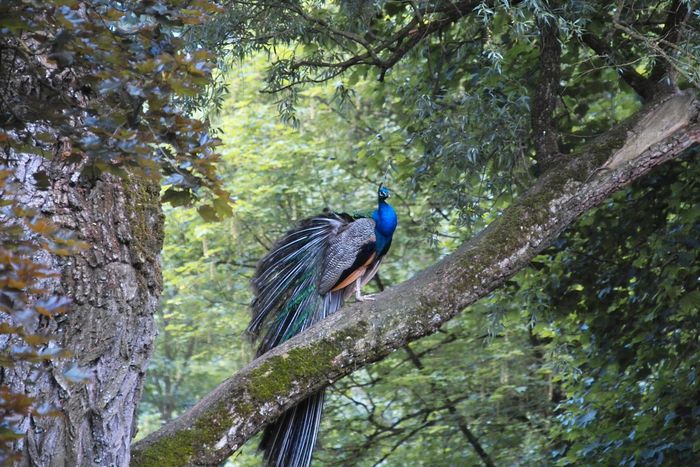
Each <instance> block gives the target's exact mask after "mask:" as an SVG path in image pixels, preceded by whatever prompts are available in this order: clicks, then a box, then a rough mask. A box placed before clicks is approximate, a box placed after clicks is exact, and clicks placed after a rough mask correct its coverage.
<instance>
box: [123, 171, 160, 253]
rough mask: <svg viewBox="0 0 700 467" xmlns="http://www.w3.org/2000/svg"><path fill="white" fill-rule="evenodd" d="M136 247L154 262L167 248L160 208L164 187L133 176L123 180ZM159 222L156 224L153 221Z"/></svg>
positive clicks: (133, 242) (130, 225) (130, 227)
mask: <svg viewBox="0 0 700 467" xmlns="http://www.w3.org/2000/svg"><path fill="white" fill-rule="evenodd" d="M123 187H124V197H125V199H126V209H127V211H128V214H129V229H130V230H131V236H132V244H133V246H134V247H135V248H136V249H137V251H138V253H139V256H141V259H142V260H146V261H150V260H151V259H152V257H154V256H155V255H156V254H158V252H160V250H161V249H162V247H163V238H164V232H163V224H164V216H163V213H162V211H161V209H160V191H159V190H160V188H159V186H158V184H157V183H156V182H154V181H152V180H145V179H143V178H142V177H138V176H136V175H135V176H133V177H132V178H130V179H129V180H124V181H123ZM156 217H157V218H158V219H159V220H158V221H157V222H156V225H154V222H153V219H154V218H156Z"/></svg>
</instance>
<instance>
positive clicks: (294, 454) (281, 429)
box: [247, 214, 349, 467]
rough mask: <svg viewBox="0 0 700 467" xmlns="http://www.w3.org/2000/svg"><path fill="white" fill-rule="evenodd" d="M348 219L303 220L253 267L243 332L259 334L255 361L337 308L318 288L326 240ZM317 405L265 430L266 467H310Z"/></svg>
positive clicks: (314, 400) (307, 404) (332, 295)
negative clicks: (249, 309) (251, 292)
mask: <svg viewBox="0 0 700 467" xmlns="http://www.w3.org/2000/svg"><path fill="white" fill-rule="evenodd" d="M348 218H349V216H348V217H347V218H346V217H345V216H344V215H337V214H324V215H321V216H317V217H312V218H310V219H306V220H304V221H302V222H301V224H300V225H299V226H298V227H297V228H296V229H293V230H290V231H289V232H287V233H286V234H285V235H284V237H282V238H281V239H280V240H279V241H278V242H277V243H276V244H275V245H274V246H273V247H272V249H271V250H270V252H269V253H268V254H267V255H266V256H265V257H264V258H263V259H261V260H260V262H259V263H258V266H257V269H256V272H255V277H254V279H253V282H252V283H253V289H254V292H255V299H254V300H253V303H252V308H253V318H252V319H251V322H250V324H249V325H248V330H247V332H248V334H249V335H250V336H252V337H253V338H254V339H255V338H258V337H259V336H260V334H261V333H262V332H263V331H264V336H263V338H262V339H261V342H260V346H259V348H258V352H257V355H258V356H259V355H262V354H263V353H265V352H267V351H268V350H270V349H272V348H273V347H276V346H278V345H280V344H281V343H282V342H284V341H286V340H288V339H290V338H291V337H292V336H294V335H295V334H298V333H299V332H301V331H303V330H304V329H306V328H308V327H309V326H311V325H312V324H314V323H316V322H318V321H320V320H322V319H323V318H325V317H326V316H328V315H330V314H332V313H334V312H335V311H337V310H338V309H339V308H340V307H341V306H342V304H343V293H342V292H340V291H338V292H325V291H320V290H319V288H318V287H319V282H320V276H321V274H322V267H323V256H324V254H325V253H326V250H327V246H328V243H329V240H330V239H331V238H332V236H333V235H335V233H336V232H337V231H338V229H339V228H340V227H342V226H343V225H344V224H345V223H347V222H348V221H349V219H348ZM323 400H324V391H323V390H321V391H319V392H318V393H316V394H314V395H312V396H311V397H309V398H307V399H305V400H303V401H301V402H300V403H299V404H297V405H296V406H294V407H292V408H291V409H289V410H288V411H287V412H285V413H284V414H283V415H282V416H281V417H280V418H279V419H278V420H277V421H275V422H274V423H272V424H271V425H269V426H267V427H266V428H265V431H264V433H263V439H262V442H261V443H260V449H261V450H263V451H264V453H265V454H264V458H265V464H266V465H267V466H275V467H306V466H308V465H309V464H310V463H311V454H312V452H313V448H314V444H315V442H316V437H317V435H318V429H319V425H320V422H321V412H322V410H323Z"/></svg>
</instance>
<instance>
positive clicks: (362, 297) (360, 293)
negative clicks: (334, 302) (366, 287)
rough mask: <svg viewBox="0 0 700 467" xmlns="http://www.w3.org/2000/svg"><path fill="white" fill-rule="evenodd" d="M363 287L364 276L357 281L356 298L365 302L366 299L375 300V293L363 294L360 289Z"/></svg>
mask: <svg viewBox="0 0 700 467" xmlns="http://www.w3.org/2000/svg"><path fill="white" fill-rule="evenodd" d="M361 288H362V278H361V277H360V278H359V279H357V280H356V281H355V300H357V301H358V302H364V301H366V300H374V295H362V292H361V291H360V289H361Z"/></svg>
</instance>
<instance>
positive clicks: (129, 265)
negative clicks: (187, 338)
mask: <svg viewBox="0 0 700 467" xmlns="http://www.w3.org/2000/svg"><path fill="white" fill-rule="evenodd" d="M63 149H65V148H63ZM61 150H62V148H61V145H58V146H57V148H56V152H55V154H54V157H53V158H48V159H47V158H45V157H42V156H40V155H35V154H22V155H12V156H11V157H10V161H9V163H10V167H12V168H13V169H14V172H15V176H16V178H17V180H18V181H19V182H20V183H21V184H22V187H23V192H22V193H21V194H20V195H19V196H20V197H21V201H22V202H23V204H25V205H26V206H28V207H32V208H35V209H37V210H39V211H41V212H42V213H43V214H44V215H46V216H48V217H50V218H51V219H52V220H53V221H54V222H55V223H56V224H57V225H59V226H60V227H62V228H63V229H65V230H67V231H70V232H74V233H75V235H76V237H77V238H78V239H80V240H83V241H85V242H86V243H87V244H88V247H87V248H85V249H84V250H82V251H81V253H79V254H77V255H75V256H71V257H67V258H66V257H58V256H51V255H49V254H48V253H45V255H46V258H44V261H45V262H46V263H47V264H51V265H52V266H53V268H54V269H55V270H57V271H59V272H60V278H58V279H57V280H54V281H52V283H51V284H49V288H50V289H51V290H52V291H53V293H55V294H59V295H64V296H67V297H69V298H71V299H72V300H73V306H72V308H71V311H70V312H69V313H66V314H65V315H61V316H59V317H57V318H55V319H51V320H49V319H46V318H42V319H41V320H38V321H37V322H36V323H35V326H36V331H37V333H42V334H49V335H51V336H52V337H53V338H54V339H55V341H56V342H57V343H58V345H59V346H60V347H62V348H63V349H66V350H68V351H69V352H70V353H71V354H72V357H71V358H69V359H68V360H58V361H57V360H52V361H50V362H48V363H47V364H46V365H45V366H44V367H43V368H40V369H37V368H36V367H35V366H30V365H26V366H18V367H14V368H8V369H2V371H1V372H0V383H1V384H5V385H9V386H10V387H11V388H12V389H13V390H14V391H15V392H20V393H21V392H24V393H26V394H27V395H30V396H32V397H35V398H36V399H37V401H38V404H37V405H38V406H40V405H42V404H49V405H50V406H53V407H54V408H56V409H57V410H58V415H57V416H42V417H39V416H30V417H28V418H26V419H25V420H23V422H22V428H24V429H26V430H27V437H26V439H23V440H21V441H19V442H18V443H17V445H16V449H17V450H18V451H20V452H21V453H22V460H21V461H20V463H19V465H39V466H64V465H71V466H78V465H80V466H82V465H96V464H102V465H110V466H124V465H128V464H129V450H130V444H131V438H132V436H133V430H134V428H135V418H136V407H137V404H138V401H139V399H140V396H141V391H142V386H143V378H144V373H145V370H146V365H147V363H148V359H149V358H150V355H151V351H152V345H153V339H154V337H155V326H154V320H153V314H154V312H155V310H156V307H157V305H158V300H159V296H160V292H161V288H162V279H161V271H160V262H159V253H160V249H161V244H162V236H163V234H162V224H163V218H162V214H161V211H160V197H159V186H158V183H153V182H145V181H139V182H137V181H135V180H121V179H119V178H117V177H114V176H110V175H102V176H100V177H99V178H98V179H96V180H88V179H85V178H80V177H79V173H80V170H79V169H80V167H78V166H77V165H76V164H69V163H66V162H63V161H62V160H61V157H60V153H61ZM39 171H45V172H46V174H47V175H48V178H49V180H50V182H51V183H50V186H49V188H48V189H45V190H41V189H39V187H37V185H36V183H35V180H34V178H33V175H34V174H36V173H37V172H39ZM11 344H12V343H11V342H0V346H7V345H11ZM73 366H77V367H78V368H79V369H80V370H82V371H83V372H84V373H85V374H86V376H87V379H86V381H85V382H83V383H79V382H71V380H69V379H67V378H66V377H65V376H64V373H65V371H66V370H68V369H69V368H71V367H73Z"/></svg>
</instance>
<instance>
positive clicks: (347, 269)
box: [319, 217, 377, 293]
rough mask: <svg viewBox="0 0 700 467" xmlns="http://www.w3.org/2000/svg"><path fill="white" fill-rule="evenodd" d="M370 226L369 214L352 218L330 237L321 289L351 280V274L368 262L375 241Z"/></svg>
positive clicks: (331, 288)
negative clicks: (353, 219) (352, 219)
mask: <svg viewBox="0 0 700 467" xmlns="http://www.w3.org/2000/svg"><path fill="white" fill-rule="evenodd" d="M374 226H375V223H374V220H372V219H370V218H366V217H364V218H360V219H356V220H355V221H354V222H351V223H349V224H347V225H345V226H344V227H343V228H342V229H340V230H339V231H338V233H337V234H336V235H334V236H333V238H331V239H330V243H329V244H328V250H327V252H326V255H325V257H324V260H323V274H322V275H321V282H320V284H319V290H320V291H321V293H326V292H328V291H331V290H336V289H338V288H342V287H345V286H347V285H348V284H345V282H349V283H352V282H354V281H353V280H351V279H352V277H353V276H354V274H355V273H356V272H358V271H359V270H361V269H362V270H364V269H365V268H367V266H368V265H369V264H370V263H372V261H373V260H374V257H375V246H376V242H377V239H376V237H375V233H374Z"/></svg>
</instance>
